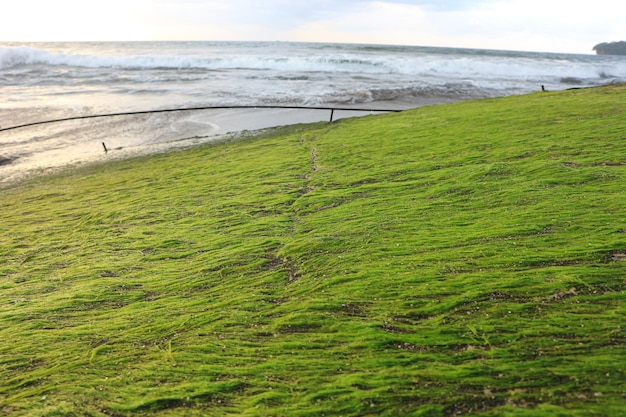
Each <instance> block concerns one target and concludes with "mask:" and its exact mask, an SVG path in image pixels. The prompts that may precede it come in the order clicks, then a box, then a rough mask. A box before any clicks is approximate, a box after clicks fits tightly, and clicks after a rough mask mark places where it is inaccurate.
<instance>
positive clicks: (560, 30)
mask: <svg viewBox="0 0 626 417" xmlns="http://www.w3.org/2000/svg"><path fill="white" fill-rule="evenodd" d="M0 12H1V14H2V19H1V23H0V41H94V40H100V41H119V40H264V41H276V40H279V41H322V42H353V43H379V44H402V45H422V46H451V47H469V48H487V49H510V50H526V51H547V52H574V53H592V51H591V48H592V47H593V46H594V45H595V44H597V43H600V42H605V41H617V40H626V24H625V22H626V3H624V2H622V1H618V0H594V1H589V0H380V1H370V0H93V1H89V0H4V1H3V4H2V6H0Z"/></svg>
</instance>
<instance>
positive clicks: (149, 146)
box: [0, 41, 626, 184]
mask: <svg viewBox="0 0 626 417" xmlns="http://www.w3.org/2000/svg"><path fill="white" fill-rule="evenodd" d="M623 81H626V57H623V56H622V57H620V56H597V55H591V54H589V55H583V54H580V55H576V54H564V53H537V52H520V51H495V50H481V49H458V48H435V47H420V46H402V45H367V44H339V43H337V44H333V43H292V42H200V41H196V42H71V43H69V42H64V43H8V42H0V184H2V183H6V182H10V181H13V180H16V179H22V178H25V177H28V176H31V175H41V174H45V173H49V172H52V171H55V170H57V169H59V168H64V167H67V166H68V165H80V164H84V163H91V162H94V161H102V160H109V159H113V158H124V157H128V156H132V155H136V154H145V153H151V152H163V151H171V150H173V149H178V148H181V147H187V146H193V145H196V144H200V143H205V142H208V141H212V140H219V139H220V138H223V137H224V136H228V135H233V134H237V133H238V132H242V131H249V130H257V129H263V128H269V127H272V126H281V125H287V124H294V123H306V122H315V121H323V120H329V114H328V111H325V110H305V109H285V108H277V109H268V108H266V106H282V107H285V106H287V107H289V106H294V107H329V108H330V107H337V108H350V109H360V110H361V111H337V112H336V113H335V114H334V117H335V120H336V119H339V118H344V117H356V116H364V115H367V114H376V113H377V110H406V109H410V108H416V107H421V106H427V105H437V104H443V103H450V102H455V101H461V100H470V99H479V98H486V97H501V96H510V95H518V94H525V93H530V92H536V91H541V89H542V88H544V89H546V90H548V91H555V90H564V89H570V88H583V87H593V86H599V85H603V84H609V83H616V82H623ZM228 106H235V107H236V106H250V107H247V108H221V109H208V110H196V111H180V112H178V111H173V112H159V113H142V114H134V115H118V116H110V117H99V118H93V119H91V118H86V119H79V120H69V121H62V122H55V123H45V124H35V125H32V126H26V127H21V128H17V129H8V128H11V127H14V126H21V125H24V124H32V123H39V122H46V121H51V120H57V119H67V118H74V117H84V116H91V115H104V114H118V113H127V112H147V111H152V110H174V109H188V108H197V107H228ZM255 106H258V108H256V107H255ZM4 129H8V130H4ZM105 148H106V152H105Z"/></svg>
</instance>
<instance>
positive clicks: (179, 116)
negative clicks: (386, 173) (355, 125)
mask: <svg viewBox="0 0 626 417" xmlns="http://www.w3.org/2000/svg"><path fill="white" fill-rule="evenodd" d="M330 113H331V112H330V111H327V110H295V109H219V110H201V111H189V112H186V111H182V112H171V113H156V114H144V115H129V116H112V117H104V118H96V119H85V120H71V121H63V122H58V123H50V124H43V125H36V126H28V127H23V128H19V129H15V130H9V131H4V132H0V135H1V137H2V142H4V143H3V144H2V147H1V148H0V184H2V183H9V182H13V181H18V180H21V179H24V178H27V177H31V176H33V175H44V174H47V173H51V172H54V171H58V170H59V169H62V168H64V167H67V166H77V165H81V164H87V163H93V162H102V161H107V160H113V159H120V158H129V157H133V156H138V155H145V154H151V153H159V152H167V151H172V150H176V149H180V148H184V147H189V146H194V145H199V144H203V143H207V142H212V141H218V140H221V139H224V138H227V137H232V136H233V135H237V134H240V133H242V132H246V131H258V130H262V129H266V128H271V127H278V126H286V125H293V124H299V123H314V122H321V121H327V122H328V121H330V115H331V114H330ZM375 113H380V112H375V111H372V112H361V111H343V110H337V111H334V112H333V120H334V121H336V120H339V119H343V118H348V117H359V116H365V115H368V114H375ZM103 144H104V145H105V146H106V149H107V151H106V152H105V149H104V147H103Z"/></svg>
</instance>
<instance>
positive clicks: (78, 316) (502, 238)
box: [0, 85, 626, 417]
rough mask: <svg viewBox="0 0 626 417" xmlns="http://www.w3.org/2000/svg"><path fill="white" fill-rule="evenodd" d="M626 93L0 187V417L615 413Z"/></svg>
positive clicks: (621, 334) (543, 101)
mask: <svg viewBox="0 0 626 417" xmlns="http://www.w3.org/2000/svg"><path fill="white" fill-rule="evenodd" d="M625 191H626V86H624V85H613V86H607V87H602V88H595V89H582V90H572V91H565V92H554V93H549V92H546V93H537V94H531V95H526V96H518V97H509V98H500V99H487V100H479V101H471V102H463V103H456V104H451V105H443V106H434V107H427V108H421V109H416V110H411V111H405V112H402V113H397V114H387V115H380V116H368V117H364V118H358V119H350V120H341V121H339V122H335V123H332V124H326V123H321V124H314V125H307V126H293V127H290V128H285V129H279V130H276V131H274V132H273V133H272V134H271V135H265V136H263V137H251V138H249V139H247V140H240V141H232V142H223V143H219V144H214V145H209V146H201V147H196V148H192V149H188V150H183V151H178V152H173V153H169V154H163V155H156V156H149V157H141V158H135V159H130V160H124V161H117V162H110V163H107V164H102V165H94V166H90V167H86V168H81V169H75V170H73V171H68V172H66V173H64V174H61V175H53V176H47V177H42V178H38V179H35V180H29V181H25V182H21V183H17V184H13V185H10V186H7V187H4V188H3V189H1V190H0V196H1V198H0V217H1V221H0V300H1V301H0V414H2V415H7V416H118V417H119V416H130V415H133V416H135V415H137V416H142V415H151V416H152V415H154V416H225V415H240V416H322V415H327V416H340V415H341V416H366V415H371V416H457V415H474V416H496V415H497V416H585V417H587V416H621V415H626V299H625V296H626V269H625V267H626V194H625Z"/></svg>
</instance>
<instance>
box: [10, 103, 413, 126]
mask: <svg viewBox="0 0 626 417" xmlns="http://www.w3.org/2000/svg"><path fill="white" fill-rule="evenodd" d="M224 109H289V110H326V111H330V112H331V113H330V122H332V121H333V115H334V112H335V111H359V112H370V113H379V112H380V113H398V112H401V111H403V110H398V109H361V108H352V107H307V106H204V107H185V108H177V109H159V110H143V111H131V112H122V113H105V114H91V115H85V116H72V117H64V118H61V119H52V120H44V121H39V122H32V123H25V124H22V125H16V126H10V127H3V128H0V132H4V131H7V130H14V129H21V128H25V127H30V126H38V125H43V124H50V123H60V122H67V121H70V120H82V119H96V118H102V117H115V116H133V115H138V114H152V113H171V112H183V111H200V110H224Z"/></svg>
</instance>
